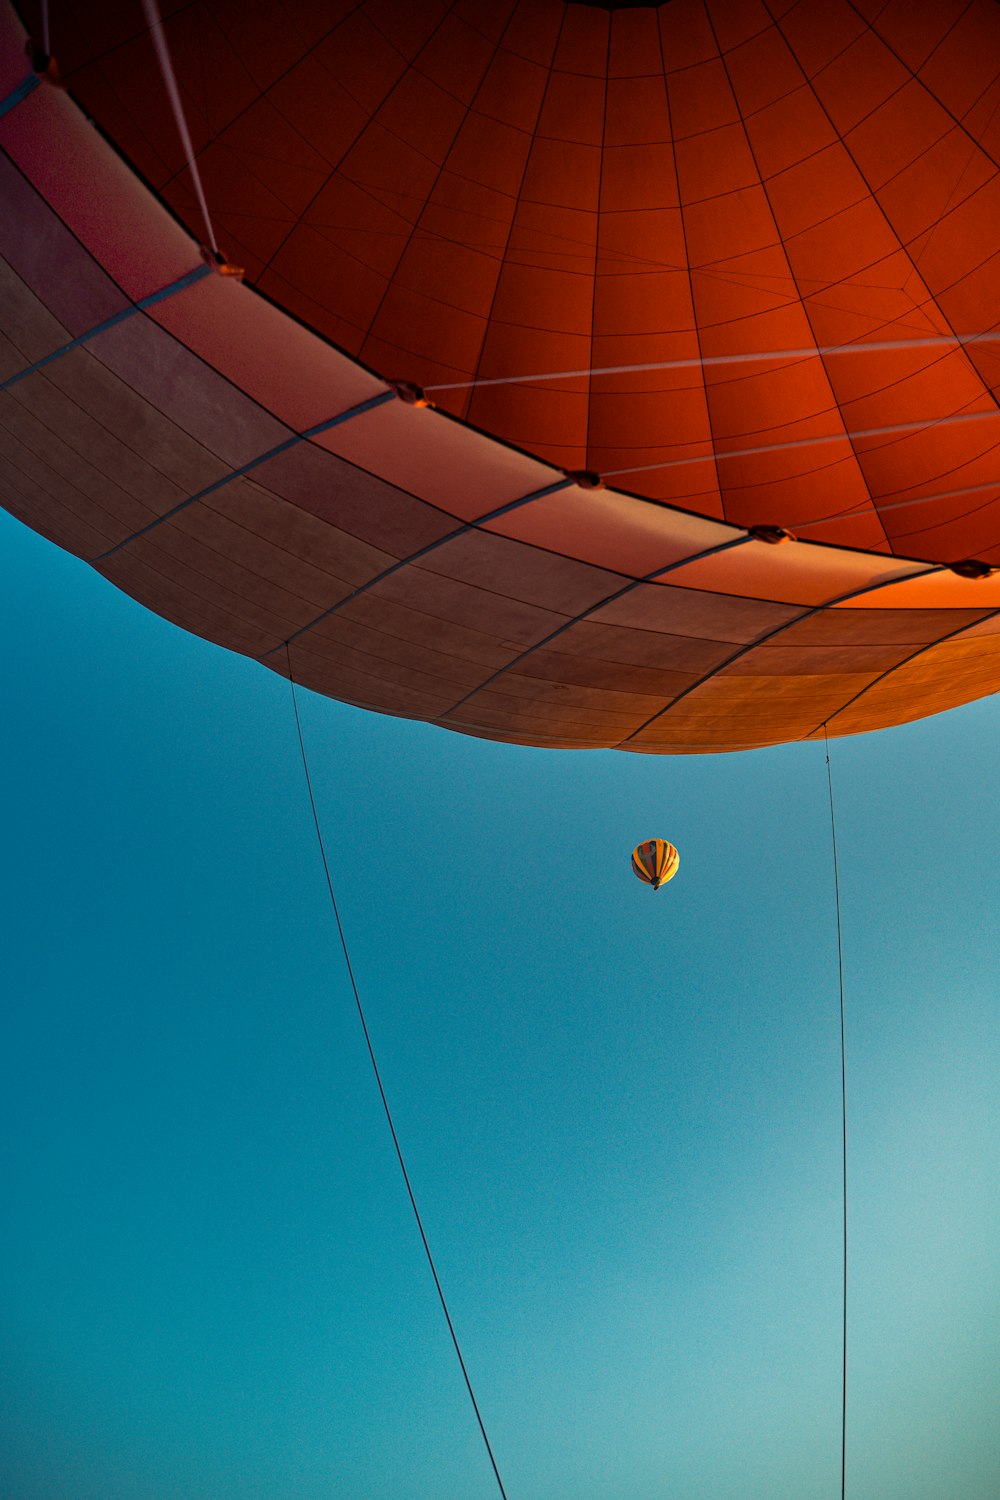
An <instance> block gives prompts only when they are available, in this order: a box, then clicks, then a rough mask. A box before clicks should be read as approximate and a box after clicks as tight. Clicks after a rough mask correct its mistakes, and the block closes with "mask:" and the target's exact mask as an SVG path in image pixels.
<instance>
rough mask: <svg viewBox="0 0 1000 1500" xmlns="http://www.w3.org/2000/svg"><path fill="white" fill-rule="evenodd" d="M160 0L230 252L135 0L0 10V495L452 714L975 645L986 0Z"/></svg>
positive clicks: (839, 686)
mask: <svg viewBox="0 0 1000 1500" xmlns="http://www.w3.org/2000/svg"><path fill="white" fill-rule="evenodd" d="M0 3H3V4H6V0H0ZM43 24H47V26H48V35H49V39H50V45H51V50H52V53H53V54H54V55H55V56H56V58H57V60H58V64H59V68H60V71H61V74H62V77H63V79H64V81H65V83H66V84H67V86H68V88H67V91H60V90H59V89H57V88H55V87H53V86H52V85H51V83H50V82H49V81H45V80H41V79H40V75H39V74H37V73H36V72H35V71H33V68H32V64H31V62H30V61H29V59H28V57H27V56H26V53H25V41H26V35H27V31H30V32H31V34H32V36H33V37H34V38H35V40H36V43H38V44H39V45H40V39H41V38H42V36H43V32H42V27H43ZM163 35H164V37H165V38H166V41H167V43H168V44H169V49H170V52H171V54H172V56H173V59H174V63H175V67H176V71H177V77H178V83H179V93H180V98H181V100H182V102H183V106H184V111H185V113H186V116H187V120H188V124H189V126H190V130H191V134H192V138H193V144H194V148H195V151H196V155H197V161H198V165H199V168H200V172H201V176H202V178H203V181H204V188H205V195H206V199H207V202H208V205H209V208H210V211H211V214H212V218H213V221H214V227H215V232H216V234H217V237H218V244H219V247H220V249H221V251H222V252H223V255H224V256H225V257H226V258H227V260H228V261H229V262H230V263H231V265H233V264H235V265H239V266H240V267H242V268H243V270H244V272H245V277H244V279H243V281H242V282H241V281H240V280H239V279H238V278H237V277H235V276H231V275H223V274H219V272H220V267H219V266H218V263H217V262H216V263H215V264H214V269H213V266H212V264H210V261H211V257H210V258H209V260H208V261H206V260H205V259H204V258H203V256H202V253H201V250H200V244H201V243H203V242H205V241H206V239H208V238H209V231H208V229H207V228H206V226H205V223H204V221H203V219H202V216H201V212H200V209H199V207H198V202H197V197H196V194H195V192H194V189H193V186H192V177H191V174H190V172H189V171H188V169H187V167H186V165H185V160H184V151H183V148H182V146H181V144H180V136H179V134H178V130H177V125H176V123H175V119H174V116H173V114H172V113H171V110H170V108H169V105H168V100H167V93H166V90H165V87H164V82H163V79H162V77H161V74H160V71H159V67H158V64H157V60H156V51H155V48H154V47H153V45H152V43H151V39H150V35H149V28H148V25H147V22H146V20H145V18H144V16H143V12H142V10H141V7H140V6H139V4H138V3H133V0H100V3H98V0H53V4H52V5H51V7H50V13H49V15H48V20H47V23H43V20H42V17H41V15H40V14H39V13H38V12H37V11H36V10H34V9H32V8H31V7H28V6H26V7H25V10H24V23H23V24H22V22H21V20H19V19H18V18H17V17H16V16H15V14H14V12H12V11H11V10H9V9H3V10H0V146H2V149H3V156H2V159H0V199H2V204H3V212H2V213H0V249H2V251H3V255H4V265H3V288H2V299H3V308H4V313H3V333H4V335H5V337H4V340H3V342H2V344H0V384H3V386H4V389H3V410H2V412H0V424H2V425H0V493H2V498H3V502H4V503H5V505H6V506H7V507H8V508H9V509H10V510H11V511H12V512H13V513H14V514H15V515H17V516H19V517H21V518H22V519H23V520H25V521H26V522H27V523H28V524H29V525H31V526H33V527H35V528H36V529H37V530H39V531H41V532H43V533H44V534H45V535H47V536H49V537H51V538H52V539H53V540H54V541H56V542H58V543H59V544H60V545H61V546H64V547H66V548H68V549H69V550H71V551H73V552H75V553H77V554H78V555H79V556H81V557H84V558H86V559H87V560H88V561H89V562H91V563H92V564H93V565H94V566H95V567H96V568H98V569H99V570H100V571H101V572H102V573H103V574H104V575H105V576H106V577H107V578H109V579H110V580H111V581H112V582H114V583H115V584H116V585H118V586H119V587H120V588H123V589H125V590H126V591H127V592H129V593H130V594H132V595H133V596H134V597H136V598H137V599H139V600H141V601H143V602H144V603H146V604H147V605H149V607H151V608H152V609H155V610H157V611H158V612H159V613H160V614H162V615H164V616H166V617H167V618H169V619H171V620H173V621H175V622H177V623H178V624H180V625H182V626H184V627H186V628H187V629H189V630H193V631H195V632H197V633H198V634H200V635H203V636H205V637H207V638H209V639H211V640H214V641H217V642H219V643H221V644H223V645H225V646H227V647H230V648H231V649H234V650H237V651H241V652H243V653H245V654H247V655H249V656H252V657H255V658H257V659H259V660H260V661H262V662H264V663H266V664H267V665H269V666H271V667H272V668H274V669H275V670H277V671H279V672H285V671H287V670H288V663H289V662H290V663H291V670H292V672H293V673H294V675H295V676H296V678H297V680H299V681H301V682H303V683H305V684H307V685H308V686H310V687H312V688H315V689H317V690H318V691H321V692H324V693H327V694H330V695H332V696H335V697H338V698H342V699H344V700H346V701H348V702H351V703H355V704H360V705H363V706H365V707H368V708H372V709H377V710H380V711H382V712H387V713H393V714H401V715H405V716H408V717H411V718H416V719H425V720H429V721H432V722H434V723H437V724H441V725H445V726H447V727H449V728H452V729H459V730H463V731H465V732H466V733H470V734H478V735H484V736H488V737H491V738H494V739H499V740H511V741H517V742H522V743H529V744H538V745H553V746H555V745H564V746H616V747H619V748H623V749H630V750H639V751H653V752H677V751H681V752H682V751H696V750H728V749H737V748H743V747H748V746H753V745H762V744H772V743H776V742H780V741H784V740H790V739H801V738H810V737H815V736H816V735H818V734H822V733H823V728H824V726H827V727H828V730H829V732H830V733H832V734H843V733H854V732H857V731H860V730H865V729H871V728H876V727H880V726H883V725H887V724H893V723H898V722H901V721H903V720H907V719H913V718H917V717H920V716H921V715H924V714H928V713H933V712H936V711H938V710H940V709H943V708H947V707H949V706H951V705H953V704H956V703H961V702H965V701H968V700H970V699H973V698H976V697H979V696H982V695H983V694H985V693H989V692H992V691H994V690H995V688H996V687H997V685H998V683H1000V654H998V646H1000V577H991V576H990V571H991V565H994V564H1000V499H998V492H1000V483H998V452H1000V449H998V443H1000V415H998V408H997V401H996V391H997V386H998V380H1000V338H998V336H997V330H998V327H1000V265H998V251H997V224H998V223H1000V173H998V167H997V162H998V159H1000V6H997V5H996V3H995V0H971V3H968V0H934V3H927V4H915V3H914V0H889V3H888V4H886V3H882V0H880V3H878V4H873V3H868V0H864V3H860V0H857V3H850V0H798V3H796V4H789V3H787V0H781V3H777V0H769V3H766V4H765V3H763V0H670V3H666V4H663V5H661V6H655V5H641V6H633V7H622V6H619V5H611V4H605V5H601V4H564V3H562V0H502V3H499V4H497V5H494V6H490V7H483V6H481V5H479V4H475V3H472V0H468V3H455V4H447V3H438V4H426V5H413V4H412V3H403V0H368V3H364V4H361V5H357V4H354V3H351V4H347V3H343V4H340V5H337V4H332V3H329V0H322V3H319V0H314V3H311V4H300V3H297V4H296V5H295V6H293V7H290V8H289V9H288V10H287V11H285V10H281V9H278V8H274V9H273V10H271V9H268V8H265V7H261V6H253V5H246V4H237V3H236V0H213V3H212V4H208V3H207V0H187V3H185V4H183V5H173V4H167V5H165V7H164V27H163ZM37 61H38V59H37V57H36V62H37ZM85 111H86V112H87V113H89V115H90V116H92V119H93V121H94V122H95V123H91V122H90V121H89V120H88V118H87V114H85ZM175 216H176V217H175ZM224 269H229V267H226V268H224ZM421 389H422V391H423V393H424V394H423V398H422V397H421ZM425 403H426V404H425Z"/></svg>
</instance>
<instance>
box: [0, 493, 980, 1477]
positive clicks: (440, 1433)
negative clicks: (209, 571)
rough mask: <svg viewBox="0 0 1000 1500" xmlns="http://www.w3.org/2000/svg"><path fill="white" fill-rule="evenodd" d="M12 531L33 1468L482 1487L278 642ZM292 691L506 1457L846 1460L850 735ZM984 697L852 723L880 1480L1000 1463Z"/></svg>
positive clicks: (10, 1324)
mask: <svg viewBox="0 0 1000 1500" xmlns="http://www.w3.org/2000/svg"><path fill="white" fill-rule="evenodd" d="M0 546H2V556H3V564H2V572H3V588H2V590H0V612H2V617H3V632H4V636H3V638H4V642H5V652H4V663H5V678H6V683H7V690H6V694H5V701H6V708H7V712H6V715H5V732H4V734H3V736H2V738H0V754H2V757H3V784H4V786H5V788H6V793H7V795H6V797H5V799H4V819H3V828H4V834H3V843H4V862H3V869H4V886H5V891H4V900H3V912H4V916H5V923H4V926H5V939H4V943H3V958H2V964H3V982H2V986H0V990H2V994H3V996H4V1007H3V1008H4V1019H5V1026H4V1045H3V1047H2V1049H0V1069H2V1076H0V1113H2V1121H0V1139H2V1142H3V1148H2V1160H3V1203H4V1213H3V1215H2V1221H0V1226H2V1227H0V1318H2V1324H0V1351H2V1352H0V1383H2V1399H0V1474H2V1475H3V1476H4V1477H3V1481H2V1484H0V1490H2V1494H3V1495H4V1497H5V1500H204V1497H206V1496H211V1497H212V1500H321V1497H322V1500H325V1497H331V1496H335V1497H337V1500H479V1497H483V1500H486V1497H490V1496H493V1495H495V1494H496V1493H497V1491H496V1488H495V1483H494V1480H493V1478H492V1474H491V1471H490V1469H489V1465H488V1461H487V1459H486V1455H485V1453H484V1450H483V1448H482V1444H481V1441H480V1439H479V1435H478V1432H477V1429H476V1427H475V1421H474V1418H473V1415H472V1412H471V1410H470V1408H469V1406H468V1401H467V1398H466V1395H465V1392H464V1388H463V1386H462V1383H461V1376H460V1373H459V1371H458V1368H457V1365H456V1362H455V1359H454V1355H453V1352H452V1349H451V1346H450V1343H449V1341H448V1336H447V1331H446V1329H445V1327H444V1324H443V1320H442V1318H441V1315H440V1310H439V1308H438V1306H437V1303H436V1299H435V1295H434V1290H433V1285H432V1284H431V1282H430V1278H429V1275H428V1273H427V1268H426V1265H425V1263H424V1261H423V1258H422V1251H421V1248H420V1243H419V1240H418V1237H417V1234H416V1230H415V1228H414V1225H413V1222H412V1218H411V1216H410V1212H409V1207H408V1204H407V1201H406V1198H405V1194H404V1189H403V1186H402V1183H401V1181H400V1178H399V1173H398V1168H397V1166H396V1163H395V1159H394V1157H393V1154H392V1147H391V1142H390V1140H389V1138H388V1134H387V1131H386V1127H385V1122H384V1119H383V1117H382V1115H381V1112H380V1105H379V1102H378V1097H377V1094H376V1091H375V1087H374V1083H373V1080H372V1077H371V1074H370V1070H369V1065H368V1061H367V1057H366V1055H365V1052H364V1043H363V1039H362V1037H361V1034H360V1029H359V1026H358V1022H357V1017H356V1014H355V1012H354V1009H353V1001H352V998H351V995H350V991H349V988H348V985H347V982H346V975H345V972H344V968H343V962H342V958H341V956H340V953H339V950H338V947H337V943H336V933H335V931H334V928H333V924H332V921H331V917H330V912H329V907H328V903H327V897H326V891H325V886H324V884H323V878H322V869H321V866H320V863H319V858H318V853H317V849H316V845H315V840H314V835H313V832H312V827H311V823H310V818H309V808H308V802H307V800H306V794H305V788H304V784H303V779H302V770H301V765H300V763H299V759H298V750H297V745H296V741H295V729H294V721H293V717H292V709H291V703H290V700H289V693H288V687H287V684H286V683H284V682H283V681H281V680H280V679H279V678H277V677H275V676H273V675H272V674H271V673H269V672H267V671H265V670H264V669H262V668H261V667H259V666H256V665H254V664H253V663H250V662H247V661H244V660H242V659H241V658H238V657H234V656H231V655H229V654H227V653H225V652H222V651H220V650H218V649H217V648H215V647H212V646H209V645H206V644H205V643H204V642H202V641H199V640H197V639H195V638H193V637H191V636H188V635H186V634H184V633H183V632H181V631H179V630H177V629H176V628H174V627H172V626H170V625H167V624H165V623H164V622H163V621H161V620H159V619H157V618H155V617H154V616H153V615H151V614H149V613H147V612H145V611H144V610H142V609H140V608H139V607H138V606H137V605H135V604H133V603H132V601H130V600H129V599H127V598H125V597H124V596H123V595H121V594H119V593H117V592H116V591H115V590H113V589H112V588H111V587H110V586H109V585H107V584H105V583H104V582H103V581H102V580H101V579H100V578H99V577H98V576H97V575H96V574H94V573H92V572H91V571H90V570H88V569H87V568H86V567H85V566H84V565H83V564H82V563H80V562H78V561H76V560H75V559H73V558H70V557H69V556H67V555H65V554H63V553H61V552H59V551H58V550H57V549H55V548H54V547H52V546H50V545H49V544H48V543H46V542H44V541H43V540H42V539H40V538H39V537H37V536H34V535H33V534H32V533H30V532H28V531H26V530H25V529H23V528H22V527H20V526H19V525H18V524H17V523H15V522H14V521H12V520H10V519H9V518H7V517H0ZM301 708H302V714H303V722H304V728H305V734H306V738H307V744H308V747H309V752H310V759H311V765H312V770H313V775H314V779H315V783H316V789H317V796H318V801H319V805H320V812H321V817H322V820H323V825H324V831H325V834H326V839H327V845H328V851H329V854H330V858H331V863H332V866H333V872H334V879H335V882H336V885H337V889H338V894H339V897H340V902H341V908H342V914H343V918H344V921H345V924H346V928H347V933H348V939H349V942H350V945H351V951H352V956H353V959H354V963H355V967H356V971H357V975H358V979H359V983H360V986H361V990H362V995H363V998H364V1001H365V1004H366V1007H367V1012H368V1017H369V1022H370V1025H371V1029H372V1033H373V1038H374V1041H375V1046H376V1049H377V1051H378V1054H379V1058H380V1062H381V1065H382V1070H383V1075H384V1079H385V1083H386V1087H387V1090H388V1092H389V1095H390V1098H391V1101H392V1104H393V1107H394V1110H395V1114H396V1121H397V1126H398V1129H399V1132H400V1136H401V1139H402V1143H403V1149H404V1151H405V1153H406V1156H407V1160H408V1164H409V1167H410V1170H411V1175H412V1178H413V1181H414V1186H415V1189H416V1192H417V1195H418V1199H419V1201H420V1204H421V1208H422V1211H423V1214H424V1218H425V1222H426V1227H427V1231H428V1235H429V1237H430V1240H431V1243H432V1246H433V1248H434V1251H435V1254H436V1257H437V1261H438V1266H439V1270H440V1272H441V1276H442V1280H443V1282H444V1285H445V1289H446V1292H447V1294H448V1297H449V1300H450V1303H451V1308H452V1313H453V1316H454V1318H455V1322H456V1324H457V1327H458V1331H459V1336H460V1338H461V1340H462V1342H463V1347H464V1351H465V1354H466V1358H467V1362H468V1364H469V1368H470V1373H471V1375H472V1378H473V1382H474V1384H475V1386H476V1390H477V1394H478V1396H479V1399H480V1404H481V1407H482V1410H483V1415H484V1418H485V1421H486V1424H487V1427H488V1429H489V1432H490V1435H491V1438H492V1441H493V1445H494V1449H495V1452H496V1455H497V1460H498V1463H499V1466H500V1470H501V1473H502V1475H503V1477H504V1481H505V1485H506V1488H507V1492H508V1496H509V1497H510V1500H667V1497H669V1500H826V1497H830V1500H835V1497H836V1496H837V1495H838V1494H839V1480H840V1472H839V1462H840V1447H839V1444H840V1435H839V1423H840V1342H839V1341H840V1114H839V1110H840V1093H839V1089H840V1079H839V1019H838V1009H837V1006H838V998H837V967H836V932H835V913H834V903H833V876H832V863H831V852H830V837H829V814H828V807H827V801H826V780H825V769H824V764H823V751H822V747H821V746H818V745H805V746H791V747H785V748H782V749H777V750H772V751H762V752H757V753H753V754H745V755H741V756H725V757H711V756H710V757H692V758H653V757H642V756H630V755H623V754H614V753H594V752H566V751H557V752H547V751H539V750H527V749H516V748H511V747H505V746H499V745H492V744H487V743H484V742H482V741H478V740H472V739H464V738H462V737H460V736H457V735H453V734H449V733H447V732H445V731H441V730H436V729H432V728H429V727H426V726H423V725H416V724H409V723H403V722H400V721H395V720H391V719H388V718H381V717H378V716H375V715H371V714H366V713H363V712H360V711H357V710H353V709H349V708H346V707H344V706H342V705H340V704H336V703H330V702H326V701H324V700H321V699H318V698H315V697H313V696H311V695H309V694H305V693H304V694H302V695H301ZM998 731H1000V709H998V706H997V703H996V702H995V701H987V702H985V703H981V704H975V705H972V706H970V707H968V708H966V709H963V710H960V711H956V712H954V713H952V714H949V715H947V716H945V717H942V718H938V719H934V720H930V721H927V722H925V723H923V724H917V725H913V726H910V727H906V728H902V729H898V730H893V731H889V732H887V733H884V734H880V735H872V736H866V737H863V738H858V739H854V740H848V741H836V742H834V745H833V764H834V777H835V783H836V790H837V811H838V831H839V837H840V854H841V889H842V897H843V916H844V946H845V974H846V986H847V1007H848V1022H847V1024H848V1091H849V1124H850V1142H851V1215H852V1217H851V1242H850V1259H851V1307H850V1374H849V1382H850V1385H849V1417H848V1494H849V1496H850V1497H851V1500H943V1497H950V1496H955V1497H961V1500H996V1496H997V1495H998V1494H1000V1435H998V1428H997V1420H996V1413H997V1411H998V1409H1000V1360H998V1358H997V1347H998V1334H1000V1326H998V1325H1000V1299H998V1295H997V1279H998V1278H997V1266H998V1264H1000V1213H998V1207H1000V1202H998V1199H1000V1189H998V1183H1000V1159H998V1158H1000V1151H998V1145H997V1142H998V1138H1000V1137H998V1130H997V1083H996V1080H997V1076H998V1073H1000V1025H998V1006H997V993H998V979H997V971H998V964H997V957H998V954H997V895H996V874H995V871H996V850H997V848H998V845H1000V801H998V798H997V793H996V773H997V744H998ZM656 835H659V836H663V837H668V838H670V839H671V840H672V841H673V842H674V843H676V844H677V845H678V847H679V849H680V851H681V870H680V874H679V876H678V877H677V879H676V881H675V882H674V883H673V884H672V885H671V886H670V887H668V888H667V889H665V890H663V891H661V892H660V893H658V894H656V895H653V893H652V892H650V891H649V890H648V889H646V888H645V887H643V886H641V885H640V884H639V883H638V882H637V881H635V880H634V879H633V877H632V876H631V874H630V873H629V854H630V851H631V849H632V847H633V845H634V844H635V843H636V842H638V840H640V839H642V838H647V837H651V836H656Z"/></svg>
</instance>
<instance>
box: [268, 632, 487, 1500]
mask: <svg viewBox="0 0 1000 1500" xmlns="http://www.w3.org/2000/svg"><path fill="white" fill-rule="evenodd" d="M285 659H286V662H287V665H288V682H289V686H290V687H291V690H292V709H293V712H294V714H295V732H296V734H297V735H298V741H299V753H300V755H301V757H302V770H303V773H304V775H305V781H306V791H307V792H308V793H309V807H310V810H311V812H312V820H313V827H314V828H315V830H316V842H317V843H318V844H319V852H320V858H321V859H322V861H323V873H324V875H325V876H326V888H327V891H328V893H329V896H330V906H331V907H332V909H333V916H334V921H335V922H336V924H337V936H338V937H339V938H340V946H341V949H342V950H343V954H344V963H345V965H346V967H347V976H348V978H349V979H350V982H351V989H352V991H353V993H354V1003H355V1005H356V1006H357V1011H358V1018H359V1019H360V1021H361V1030H362V1031H363V1033H364V1038H365V1046H366V1047H367V1048H368V1056H369V1059H370V1060H371V1065H372V1072H373V1073H374V1074H375V1082H376V1084H377V1085H378V1092H379V1098H380V1099H381V1100H382V1108H383V1110H384V1111H385V1118H386V1121H387V1123H388V1126H389V1134H390V1135H391V1136H392V1144H393V1146H394V1147H395V1151H396V1160H397V1161H398V1162H399V1169H400V1171H401V1172H402V1174H403V1182H404V1183H405V1184H406V1192H407V1196H408V1198H409V1200H410V1207H411V1208H412V1210H413V1217H414V1219H415V1220H416V1224H417V1229H418V1230H419V1232H420V1239H421V1243H422V1244H423V1247H424V1254H425V1255H426V1257H427V1264H428V1265H429V1266H430V1271H431V1276H432V1277H433V1278H434V1286H435V1289H436V1291H437V1294H438V1301H439V1302H440V1304H441V1311H442V1312H443V1313H444V1317H445V1322H446V1323H447V1325H448V1332H449V1334H450V1335H451V1342H452V1344H453V1346H454V1349H455V1354H456V1355H457V1357H458V1363H459V1366H460V1367H461V1371H462V1378H463V1380H464V1381H465V1389H466V1390H467V1391H468V1393H469V1400H470V1401H471V1402H472V1410H473V1411H474V1412H475V1414H476V1421H477V1422H478V1424H479V1431H480V1433H481V1434H482V1439H483V1442H484V1444H485V1445H486V1452H487V1454H488V1455H489V1460H490V1464H491V1466H492V1469H493V1474H494V1477H495V1479H496V1482H497V1487H498V1488H499V1490H500V1494H501V1496H502V1497H503V1500H507V1491H506V1490H505V1489H504V1487H503V1480H502V1479H501V1478H500V1470H499V1469H498V1467H497V1461H496V1458H495V1457H494V1455H493V1447H492V1445H491V1443H490V1440H489V1437H488V1436H487V1432H486V1425H485V1423H484V1422H483V1418H482V1413H481V1412H480V1410H479V1402H478V1401H477V1400H476V1393H475V1391H474V1390H473V1389H472V1381H471V1379H470V1378H469V1371H468V1369H467V1367H466V1364H465V1360H464V1358H463V1356H462V1349H461V1346H460V1344H459V1342H458V1334H457V1333H456V1332H455V1325H454V1323H453V1322H452V1320H451V1313H450V1312H449V1311H448V1303H447V1302H446V1300H445V1295H444V1289H443V1287H442V1286H441V1280H440V1277H439V1276H438V1273H437V1267H436V1266H435V1264H434V1257H433V1255H432V1254H431V1247H430V1244H429V1242H428V1239H427V1235H426V1233H425V1231H424V1224H423V1220H422V1219H421V1217H420V1210H419V1208H418V1207H417V1200H416V1197H415V1195H414V1192H413V1186H412V1184H411V1182H410V1174H409V1172H408V1171H407V1170H406V1162H405V1161H404V1159H403V1150H402V1147H401V1146H400V1144H399V1136H398V1135H397V1134H396V1126H395V1124H394V1123H393V1118H392V1111H391V1110H390V1108H389V1100H388V1098H387V1096H386V1092H385V1088H384V1086H383V1084H382V1075H381V1073H380V1072H379V1066H378V1063H377V1062H376V1060H375V1048H374V1046H373V1045H372V1039H371V1033H370V1032H369V1030H368V1022H367V1021H366V1019H365V1012H364V1007H363V1006H362V1004H361V995H360V993H359V990H358V984H357V980H356V979H355V977H354V966H353V965H352V963H351V955H350V953H349V951H348V947H347V938H346V936H345V933H344V925H343V923H342V921H341V919H340V909H339V907H338V905H337V897H336V895H335V894H334V889H333V876H332V875H331V873H330V862H329V860H328V859H327V854H326V845H325V844H324V842H323V831H322V828H321V827H320V821H319V813H318V811H317V808H316V798H315V795H314V793H313V784H312V777H311V775H310V774H309V761H308V758H307V756H306V744H305V739H304V737H303V734H302V721H301V719H300V717H299V703H298V696H297V694H296V691H295V678H294V676H293V675H292V657H291V652H290V650H289V647H288V642H287V641H286V642H285Z"/></svg>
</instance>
